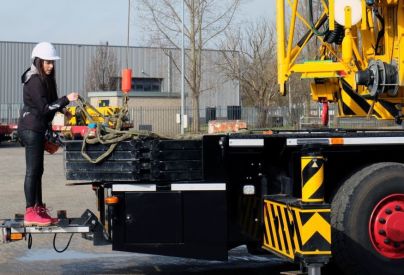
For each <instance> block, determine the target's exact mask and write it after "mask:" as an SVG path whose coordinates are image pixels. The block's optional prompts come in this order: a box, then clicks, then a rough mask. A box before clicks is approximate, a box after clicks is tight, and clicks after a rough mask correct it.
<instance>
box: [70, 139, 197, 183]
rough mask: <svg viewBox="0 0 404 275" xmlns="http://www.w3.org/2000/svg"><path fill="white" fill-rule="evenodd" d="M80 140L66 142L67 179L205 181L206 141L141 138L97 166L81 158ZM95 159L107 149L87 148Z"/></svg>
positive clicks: (102, 146)
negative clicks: (203, 165) (204, 157)
mask: <svg viewBox="0 0 404 275" xmlns="http://www.w3.org/2000/svg"><path fill="white" fill-rule="evenodd" d="M82 142H83V141H80V140H71V141H66V147H65V152H64V160H65V172H66V179H67V180H85V181H92V182H100V181H101V182H106V181H131V182H133V181H143V182H148V181H152V182H157V181H171V182H172V181H182V180H201V179H202V140H160V139H138V140H129V141H123V142H120V143H119V144H118V146H117V147H116V149H115V151H114V152H112V154H111V155H110V156H108V157H107V158H106V159H105V160H104V161H102V162H100V163H97V164H93V163H90V162H89V161H87V160H86V159H84V158H83V156H82V155H81V146H82ZM86 148H87V149H86V153H87V154H88V155H89V156H90V157H91V158H93V159H95V158H97V157H98V156H100V155H102V154H103V153H104V152H105V151H106V150H107V148H108V147H107V146H105V145H102V144H95V145H87V147H86Z"/></svg>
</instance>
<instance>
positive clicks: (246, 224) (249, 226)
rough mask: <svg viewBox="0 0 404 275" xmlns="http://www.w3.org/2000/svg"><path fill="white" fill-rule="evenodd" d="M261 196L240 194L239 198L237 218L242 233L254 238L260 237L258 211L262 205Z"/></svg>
mask: <svg viewBox="0 0 404 275" xmlns="http://www.w3.org/2000/svg"><path fill="white" fill-rule="evenodd" d="M261 201H262V200H261V198H258V197H256V196H245V195H244V196H241V197H240V198H239V204H238V205H239V210H238V211H239V215H238V217H239V219H238V222H239V224H240V226H241V229H242V231H243V233H244V234H245V235H247V236H249V237H251V238H252V239H254V240H258V239H260V237H261V236H262V235H261V234H262V230H261V231H260V224H261V222H260V211H261V207H262V203H261Z"/></svg>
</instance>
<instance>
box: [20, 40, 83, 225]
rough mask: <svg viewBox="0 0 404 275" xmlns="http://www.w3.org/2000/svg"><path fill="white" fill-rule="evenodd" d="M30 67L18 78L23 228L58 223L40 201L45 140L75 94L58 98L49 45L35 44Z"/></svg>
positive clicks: (74, 98) (45, 43)
mask: <svg viewBox="0 0 404 275" xmlns="http://www.w3.org/2000/svg"><path fill="white" fill-rule="evenodd" d="M32 59H33V64H32V65H31V67H30V68H29V69H27V70H26V71H25V72H24V74H23V75H22V77H21V80H22V83H23V84H24V89H23V91H24V95H23V100H24V107H23V109H22V111H21V115H20V119H19V121H18V134H19V137H20V139H21V141H22V143H23V144H24V146H25V162H26V174H25V181H24V192H25V199H26V212H25V216H24V224H25V225H26V226H31V225H37V226H48V225H50V224H51V223H55V222H57V219H53V218H51V217H50V216H49V214H48V211H47V209H46V207H45V204H44V203H43V201H42V174H43V164H44V138H45V132H46V130H47V129H48V128H49V127H50V125H51V122H52V120H53V117H54V116H55V113H56V112H57V111H63V112H65V114H66V115H68V116H69V113H68V111H66V109H64V107H66V105H68V104H69V102H71V101H75V100H77V97H78V94H77V93H70V94H69V95H67V96H63V97H61V98H58V96H57V91H56V90H57V88H56V80H55V60H58V59H60V57H59V56H57V53H56V49H55V48H54V46H53V45H52V44H50V43H48V42H41V43H39V44H37V45H36V46H35V47H34V49H33V50H32Z"/></svg>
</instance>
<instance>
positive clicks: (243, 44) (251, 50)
mask: <svg viewBox="0 0 404 275" xmlns="http://www.w3.org/2000/svg"><path fill="white" fill-rule="evenodd" d="M222 55H223V58H222V60H220V62H218V65H219V66H220V67H221V68H222V70H223V71H224V73H225V74H226V76H227V77H228V78H230V79H232V80H238V81H239V82H240V87H241V92H242V94H243V97H244V99H245V101H244V102H245V103H246V102H248V104H251V105H253V106H255V107H257V109H258V110H259V119H258V125H257V126H258V127H263V126H265V125H266V122H267V114H268V111H269V108H268V107H269V106H271V105H273V104H275V103H276V101H275V99H276V98H279V96H280V95H279V93H278V89H279V88H278V85H277V61H276V41H275V27H274V26H273V24H271V23H269V22H268V21H266V20H264V19H261V20H259V21H257V22H255V23H249V24H247V25H246V27H245V28H244V29H239V30H238V31H231V32H227V39H226V40H225V41H224V42H223V43H222Z"/></svg>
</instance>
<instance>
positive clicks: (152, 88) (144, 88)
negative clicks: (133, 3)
mask: <svg viewBox="0 0 404 275" xmlns="http://www.w3.org/2000/svg"><path fill="white" fill-rule="evenodd" d="M118 80H119V81H118V83H119V85H118V90H119V91H120V90H121V82H122V78H121V77H119V78H118ZM162 83H163V79H162V78H141V77H132V91H135V92H158V93H161V92H162V89H161V86H162Z"/></svg>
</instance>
